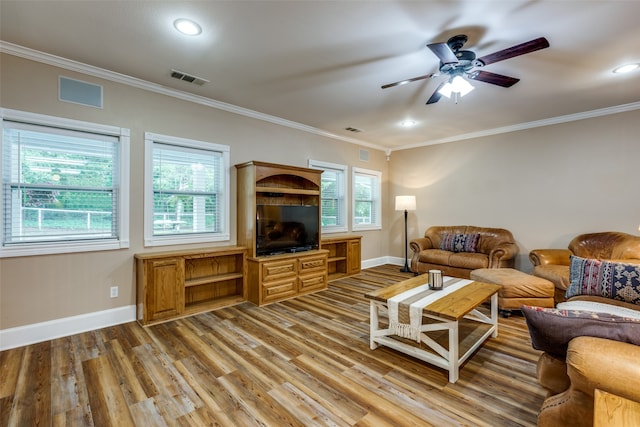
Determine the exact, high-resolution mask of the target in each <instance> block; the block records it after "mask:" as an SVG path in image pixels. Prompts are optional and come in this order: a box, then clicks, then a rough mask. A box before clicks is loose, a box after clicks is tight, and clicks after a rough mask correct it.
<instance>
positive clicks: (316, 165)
mask: <svg viewBox="0 0 640 427" xmlns="http://www.w3.org/2000/svg"><path fill="white" fill-rule="evenodd" d="M309 167H310V168H313V169H321V170H323V171H325V170H329V171H334V172H339V173H341V174H342V183H341V185H339V186H338V190H337V191H338V194H339V197H338V204H339V205H340V207H339V212H340V215H339V218H338V225H328V226H324V225H321V228H322V233H323V234H330V233H343V232H348V231H349V221H348V213H347V201H348V200H349V191H348V185H347V177H348V175H347V173H348V170H349V167H348V166H347V165H340V164H337V163H329V162H322V161H319V160H311V159H309ZM320 179H321V180H322V178H320ZM322 199H323V197H322V185H321V186H320V218H322Z"/></svg>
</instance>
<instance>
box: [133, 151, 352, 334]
mask: <svg viewBox="0 0 640 427" xmlns="http://www.w3.org/2000/svg"><path fill="white" fill-rule="evenodd" d="M236 169H237V172H238V174H237V177H238V180H237V183H238V184H237V185H238V205H237V226H238V234H237V243H238V246H235V247H214V248H201V249H191V250H183V251H171V252H156V253H144V254H136V255H135V266H136V282H137V283H136V287H137V315H136V317H137V319H138V322H140V323H141V324H143V325H151V324H155V323H159V322H164V321H167V320H172V319H176V318H179V317H183V316H188V315H192V314H196V313H200V312H204V311H209V310H213V309H216V308H220V307H225V306H229V305H234V304H238V303H241V302H243V301H247V300H248V301H251V302H253V303H255V304H257V305H264V304H269V303H272V302H276V301H281V300H284V299H288V298H292V297H295V296H298V295H303V294H307V293H311V292H315V291H319V290H322V289H326V288H327V285H328V281H329V280H333V279H336V278H339V277H342V276H347V275H351V274H356V273H359V272H360V246H361V243H360V239H361V236H342V237H332V238H328V239H324V240H323V239H321V230H320V227H319V224H320V177H321V175H322V171H321V170H316V169H307V168H301V167H295V166H285V165H275V164H271V163H264V162H257V161H252V162H248V163H244V164H240V165H236ZM258 205H267V206H282V205H285V206H288V205H290V206H315V207H317V215H318V236H317V239H315V241H316V242H317V243H318V248H312V249H310V250H307V249H308V248H306V247H305V248H302V249H301V250H300V251H298V249H297V248H294V249H293V251H292V252H291V253H282V254H277V255H262V256H261V255H259V254H258V250H257V246H258V242H257V223H258V221H257V216H256V212H257V206H258Z"/></svg>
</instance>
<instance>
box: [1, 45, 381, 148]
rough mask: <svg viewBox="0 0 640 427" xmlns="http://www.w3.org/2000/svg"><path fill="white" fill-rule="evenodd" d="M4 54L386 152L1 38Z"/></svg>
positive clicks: (351, 139)
mask: <svg viewBox="0 0 640 427" xmlns="http://www.w3.org/2000/svg"><path fill="white" fill-rule="evenodd" d="M0 53H6V54H9V55H13V56H17V57H20V58H24V59H29V60H31V61H35V62H40V63H42V64H47V65H52V66H54V67H58V68H62V69H65V70H69V71H75V72H78V73H82V74H86V75H90V76H93V77H98V78H101V79H104V80H108V81H112V82H115V83H120V84H123V85H127V86H132V87H135V88H138V89H143V90H146V91H149V92H154V93H158V94H161V95H166V96H170V97H173V98H177V99H180V100H182V101H188V102H193V103H195V104H200V105H204V106H207V107H211V108H215V109H218V110H223V111H227V112H230V113H234V114H238V115H241V116H245V117H250V118H253V119H257V120H262V121H265V122H269V123H273V124H276V125H279V126H284V127H288V128H291V129H296V130H299V131H302V132H307V133H311V134H314V135H319V136H323V137H326V138H331V139H336V140H339V141H344V142H348V143H350V144H355V145H359V146H364V147H368V148H371V149H374V150H379V151H385V148H384V147H381V146H380V145H377V144H373V143H371V142H367V141H362V140H359V139H355V138H348V137H345V136H341V135H336V134H333V133H331V132H327V131H324V130H322V129H318V128H314V127H312V126H307V125H304V124H302V123H298V122H294V121H291V120H286V119H283V118H280V117H276V116H272V115H269V114H264V113H260V112H258V111H254V110H249V109H247V108H242V107H238V106H237V105H233V104H228V103H226V102H221V101H217V100H215V99H211V98H207V97H204V96H200V95H194V94H191V93H188V92H184V91H181V90H177V89H172V88H169V87H166V86H162V85H159V84H156V83H151V82H148V81H146V80H142V79H138V78H135V77H131V76H128V75H126V74H121V73H116V72H115V71H110V70H106V69H104V68H99V67H94V66H92V65H88V64H84V63H82V62H78V61H74V60H72V59H67V58H63V57H60V56H56V55H51V54H49V53H45V52H41V51H37V50H34V49H30V48H27V47H24V46H20V45H17V44H14V43H9V42H6V41H3V40H0Z"/></svg>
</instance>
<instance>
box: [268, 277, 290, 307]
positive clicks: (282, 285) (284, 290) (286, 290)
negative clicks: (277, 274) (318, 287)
mask: <svg viewBox="0 0 640 427" xmlns="http://www.w3.org/2000/svg"><path fill="white" fill-rule="evenodd" d="M297 281H298V279H297V277H295V276H293V277H290V278H287V279H284V280H279V281H277V282H272V283H269V284H267V283H264V284H263V287H262V302H263V303H268V302H273V301H278V300H281V299H285V298H289V297H292V296H294V295H296V294H297V293H298V287H297V283H296V282H297Z"/></svg>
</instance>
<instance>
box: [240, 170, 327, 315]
mask: <svg viewBox="0 0 640 427" xmlns="http://www.w3.org/2000/svg"><path fill="white" fill-rule="evenodd" d="M236 169H237V172H238V211H237V212H238V236H237V239H238V244H239V245H243V246H246V247H247V248H249V251H248V258H247V269H248V273H247V287H248V299H249V301H251V302H253V303H255V304H258V305H264V304H267V303H271V302H275V301H281V300H283V299H287V298H291V297H295V296H298V295H302V294H305V293H309V292H315V291H318V290H321V289H326V287H327V283H328V270H327V268H328V254H329V251H327V250H325V249H312V250H306V251H303V252H294V253H285V254H279V255H272V256H258V252H257V243H258V242H257V233H256V227H257V221H256V206H257V205H295V206H317V207H318V213H317V214H318V222H319V221H320V177H321V175H322V171H321V170H317V169H307V168H301V167H296V166H285V165H276V164H272V163H264V162H258V161H252V162H247V163H243V164H240V165H236ZM319 240H320V230H318V242H319Z"/></svg>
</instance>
